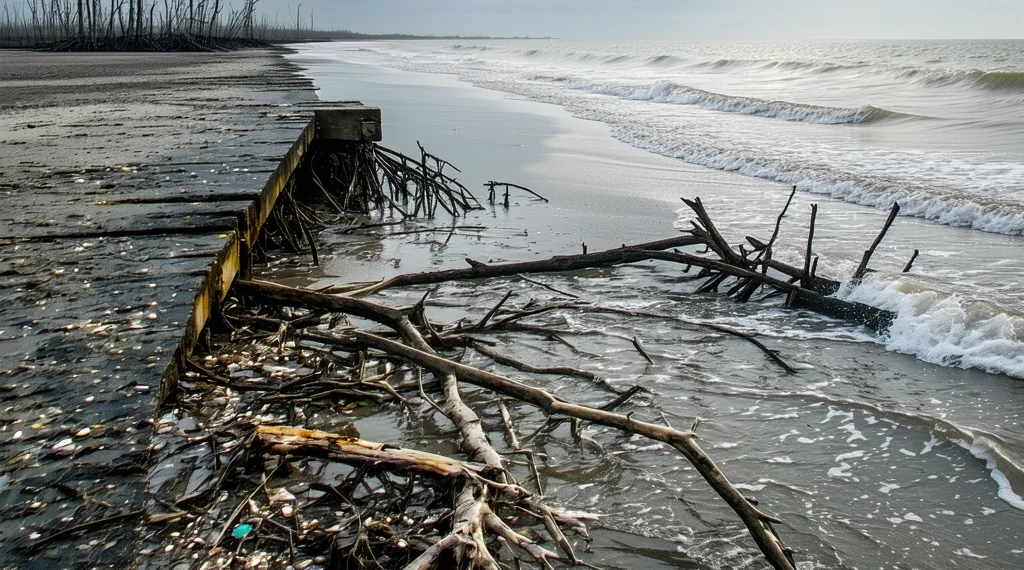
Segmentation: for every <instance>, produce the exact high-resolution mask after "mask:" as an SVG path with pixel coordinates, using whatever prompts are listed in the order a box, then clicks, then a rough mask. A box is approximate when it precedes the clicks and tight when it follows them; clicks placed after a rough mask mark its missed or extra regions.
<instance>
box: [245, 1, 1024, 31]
mask: <svg viewBox="0 0 1024 570" xmlns="http://www.w3.org/2000/svg"><path fill="white" fill-rule="evenodd" d="M235 2H236V3H237V2H238V0H235ZM299 3H300V2H299V1H297V0H287V1H286V0H260V2H259V4H258V6H259V8H260V9H262V10H263V11H264V12H266V13H267V14H269V15H270V17H271V19H273V18H274V17H275V15H277V16H279V18H280V19H281V20H282V21H285V20H290V21H294V19H295V9H296V7H298V5H299ZM301 4H302V15H303V17H302V19H303V21H304V22H305V25H308V23H309V15H310V10H312V11H313V16H314V22H315V24H316V25H317V27H322V28H339V29H349V30H352V31H358V32H367V33H408V34H431V35H489V36H515V35H519V36H524V35H530V36H554V37H559V38H564V39H578V40H587V39H593V40H606V39H660V40H673V39H675V40H686V39H727V40H734V39H857V38H871V39H932V38H957V39H962V38H1021V37H1022V36H1024V0H301ZM289 14H290V16H289Z"/></svg>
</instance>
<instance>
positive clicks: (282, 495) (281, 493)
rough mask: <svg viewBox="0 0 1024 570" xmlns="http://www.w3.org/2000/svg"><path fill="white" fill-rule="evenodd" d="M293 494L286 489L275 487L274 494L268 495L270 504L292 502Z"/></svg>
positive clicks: (293, 499)
mask: <svg viewBox="0 0 1024 570" xmlns="http://www.w3.org/2000/svg"><path fill="white" fill-rule="evenodd" d="M294 502H295V495H293V494H291V493H289V492H288V489H284V488H281V489H276V490H275V491H274V494H273V495H271V496H270V504H272V505H273V504H274V503H294Z"/></svg>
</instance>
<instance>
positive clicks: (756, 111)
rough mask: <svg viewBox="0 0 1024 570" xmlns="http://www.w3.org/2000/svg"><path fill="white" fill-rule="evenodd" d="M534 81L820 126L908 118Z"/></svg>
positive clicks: (661, 85) (664, 84)
mask: <svg viewBox="0 0 1024 570" xmlns="http://www.w3.org/2000/svg"><path fill="white" fill-rule="evenodd" d="M535 79H537V80H542V81H543V80H548V81H555V82H559V83H564V84H565V85H566V86H567V87H569V88H570V89H577V90H580V91H587V92H590V93H596V94H599V95H610V96H613V97H620V98H622V99H631V100H634V101H650V102H653V103H664V104H671V105H693V106H696V107H700V108H702V109H708V110H711V111H721V112H724V113H738V114H741V115H756V116H759V117H769V118H773V119H782V120H784V121H796V122H801V123H816V124H823V125H835V124H856V123H866V122H869V121H879V120H884V119H896V118H910V115H906V114H903V113H896V112H893V111H889V110H886V109H882V108H879V107H875V106H873V105H865V106H862V107H857V108H848V107H825V106H821V105H808V104H805V103H793V102H790V101H773V100H765V99H758V98H756V97H742V96H738V95H726V94H723V93H715V92H712V91H705V90H703V89H697V88H696V87H690V86H687V85H680V84H678V83H674V82H672V81H656V82H654V83H652V84H647V85H622V84H615V83H596V82H592V81H586V80H578V79H568V78H565V77H554V78H549V77H544V76H537V77H535Z"/></svg>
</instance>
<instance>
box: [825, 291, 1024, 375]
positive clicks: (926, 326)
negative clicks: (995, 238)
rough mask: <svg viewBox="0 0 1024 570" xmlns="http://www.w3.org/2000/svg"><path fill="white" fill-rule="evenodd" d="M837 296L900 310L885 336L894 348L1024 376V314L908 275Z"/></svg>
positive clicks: (923, 357)
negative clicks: (946, 290)
mask: <svg viewBox="0 0 1024 570" xmlns="http://www.w3.org/2000/svg"><path fill="white" fill-rule="evenodd" d="M836 295H837V296H838V297H840V298H843V299H845V300H848V301H857V302H860V303H865V304H868V305H871V306H873V307H878V308H880V309H885V310H889V311H893V312H895V313H896V320H895V321H893V324H892V326H891V327H890V328H889V330H888V332H887V333H886V334H885V336H884V337H883V338H882V342H883V343H884V344H885V346H886V348H887V349H889V350H892V351H894V352H900V353H903V354H910V355H914V356H916V357H917V358H919V359H921V360H924V361H925V362H932V363H934V364H940V365H943V366H953V367H959V368H976V369H979V370H984V371H986V372H990V373H995V374H1006V375H1008V376H1013V377H1015V378H1024V315H1019V314H1014V313H1013V312H1012V311H1010V310H1008V309H1006V308H1005V307H1001V306H999V305H997V304H994V303H992V302H988V301H979V300H973V299H967V298H964V297H962V296H959V295H955V294H949V293H944V292H942V291H939V290H937V289H934V288H929V287H925V286H922V285H921V284H920V283H917V282H915V281H914V280H912V279H907V278H901V279H897V280H893V281H886V280H883V279H870V278H869V279H867V280H865V281H863V282H862V283H860V284H859V285H856V286H853V285H849V284H847V285H845V286H844V288H843V289H840V291H838V292H837V293H836Z"/></svg>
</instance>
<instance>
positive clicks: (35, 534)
mask: <svg viewBox="0 0 1024 570" xmlns="http://www.w3.org/2000/svg"><path fill="white" fill-rule="evenodd" d="M42 536H43V535H41V534H39V533H38V532H33V533H32V534H30V535H28V539H29V540H38V539H40V538H41V537H42Z"/></svg>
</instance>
